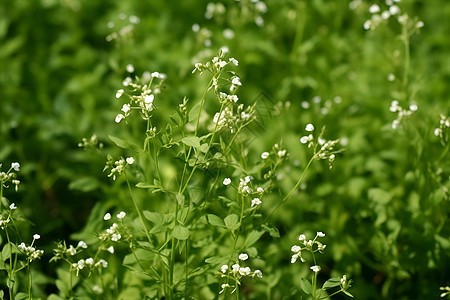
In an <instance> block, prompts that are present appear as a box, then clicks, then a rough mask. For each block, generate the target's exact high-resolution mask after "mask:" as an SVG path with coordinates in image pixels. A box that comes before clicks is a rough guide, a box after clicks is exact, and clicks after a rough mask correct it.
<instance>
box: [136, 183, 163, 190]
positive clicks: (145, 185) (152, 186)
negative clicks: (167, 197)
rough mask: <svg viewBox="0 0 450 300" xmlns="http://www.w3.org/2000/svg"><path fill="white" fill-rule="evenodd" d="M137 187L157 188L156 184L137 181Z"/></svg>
mask: <svg viewBox="0 0 450 300" xmlns="http://www.w3.org/2000/svg"><path fill="white" fill-rule="evenodd" d="M136 187H137V188H141V189H156V188H159V187H158V186H156V185H153V184H150V183H145V182H139V183H137V184H136Z"/></svg>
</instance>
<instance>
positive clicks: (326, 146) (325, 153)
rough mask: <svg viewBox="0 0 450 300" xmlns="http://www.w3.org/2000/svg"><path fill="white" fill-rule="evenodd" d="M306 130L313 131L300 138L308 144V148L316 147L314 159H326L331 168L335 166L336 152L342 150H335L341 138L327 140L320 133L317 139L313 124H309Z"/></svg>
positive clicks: (303, 142)
mask: <svg viewBox="0 0 450 300" xmlns="http://www.w3.org/2000/svg"><path fill="white" fill-rule="evenodd" d="M305 130H306V131H308V132H311V133H310V134H308V135H305V136H302V137H301V138H300V142H301V143H302V144H308V148H313V149H314V156H313V159H316V160H322V159H326V160H328V162H329V164H330V169H331V168H332V167H333V162H334V160H335V159H336V154H337V153H339V152H341V151H339V150H335V149H334V148H335V146H336V145H337V144H338V143H339V140H326V139H324V138H322V135H323V130H322V133H321V134H320V135H319V137H318V138H317V140H316V139H315V138H314V134H313V132H314V130H315V128H314V125H313V124H307V125H306V127H305Z"/></svg>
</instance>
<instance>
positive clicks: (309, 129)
mask: <svg viewBox="0 0 450 300" xmlns="http://www.w3.org/2000/svg"><path fill="white" fill-rule="evenodd" d="M305 130H306V131H309V132H311V131H314V125H313V124H308V125H306V127H305Z"/></svg>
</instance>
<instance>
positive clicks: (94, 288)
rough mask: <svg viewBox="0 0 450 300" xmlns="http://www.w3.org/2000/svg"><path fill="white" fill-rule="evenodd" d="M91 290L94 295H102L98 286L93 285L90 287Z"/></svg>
mask: <svg viewBox="0 0 450 300" xmlns="http://www.w3.org/2000/svg"><path fill="white" fill-rule="evenodd" d="M92 290H93V291H94V293H96V294H101V293H103V290H102V288H101V287H99V286H98V285H94V286H93V287H92Z"/></svg>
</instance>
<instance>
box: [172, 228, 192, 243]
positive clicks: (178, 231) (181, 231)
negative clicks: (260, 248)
mask: <svg viewBox="0 0 450 300" xmlns="http://www.w3.org/2000/svg"><path fill="white" fill-rule="evenodd" d="M173 236H174V237H175V238H176V239H178V240H182V241H183V240H187V239H188V238H189V229H187V228H186V227H184V226H183V225H177V226H175V227H174V229H173Z"/></svg>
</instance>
